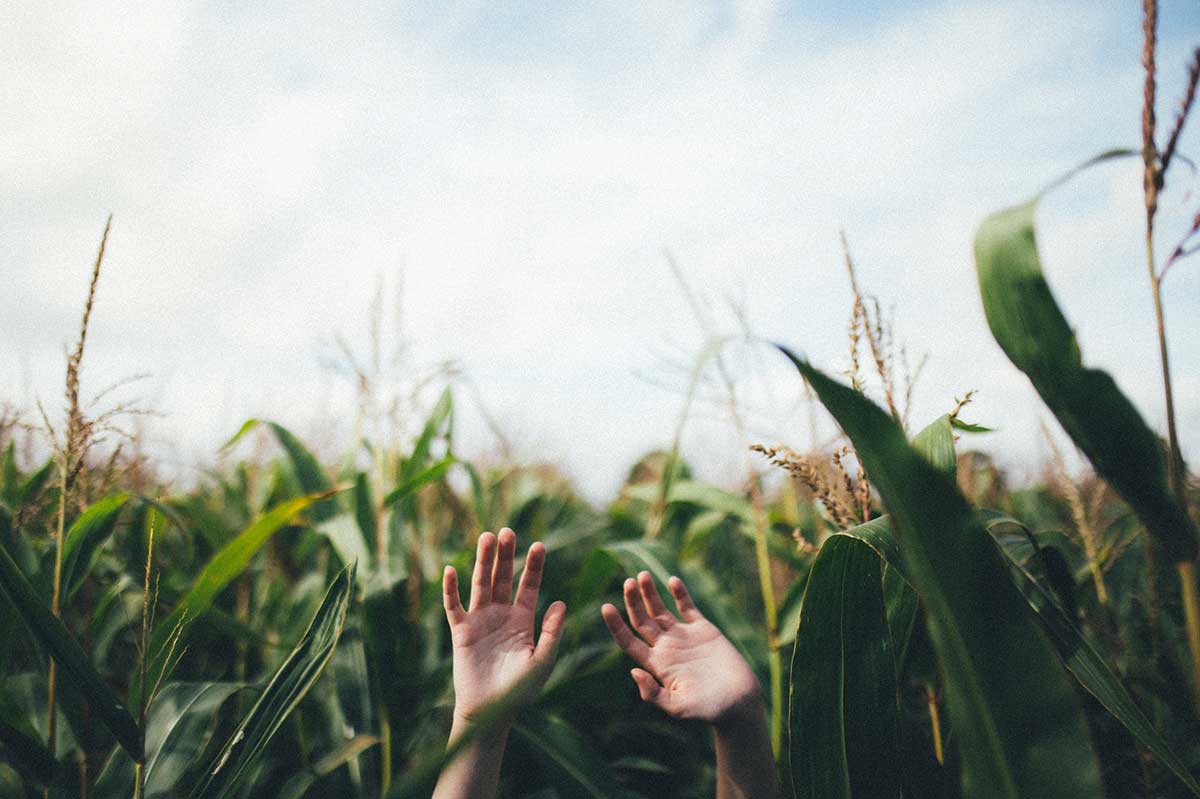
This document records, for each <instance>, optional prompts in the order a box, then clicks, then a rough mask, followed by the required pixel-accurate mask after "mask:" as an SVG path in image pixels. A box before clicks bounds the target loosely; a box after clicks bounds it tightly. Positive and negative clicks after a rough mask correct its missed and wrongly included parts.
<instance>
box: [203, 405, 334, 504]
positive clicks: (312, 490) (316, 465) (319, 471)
mask: <svg viewBox="0 0 1200 799" xmlns="http://www.w3.org/2000/svg"><path fill="white" fill-rule="evenodd" d="M262 424H265V425H266V426H267V427H269V428H271V432H272V433H274V434H275V438H276V440H277V441H279V445H280V446H281V447H283V451H284V452H285V453H287V456H288V460H289V461H290V462H291V464H292V471H293V472H295V474H296V480H297V481H298V482H299V483H300V488H301V490H303V491H304V493H306V494H320V493H323V492H328V491H332V490H333V488H334V486H333V483H332V482H330V480H329V477H328V476H327V475H326V474H325V470H324V469H323V468H321V462H320V461H318V460H317V458H316V456H315V455H313V454H312V452H310V451H309V449H308V448H307V447H305V446H304V444H303V442H301V441H300V439H299V438H297V437H296V436H295V435H293V434H292V432H291V431H290V430H288V429H287V428H286V427H284V426H283V425H281V424H277V423H275V422H268V421H265V420H262V419H248V420H247V421H246V423H245V424H243V425H242V426H241V429H239V430H238V431H237V433H235V434H234V436H233V438H231V439H229V441H227V442H225V445H224V446H223V447H221V449H223V450H224V449H228V448H230V447H232V446H233V445H234V444H236V443H237V442H238V441H240V440H241V439H242V437H243V436H245V435H246V434H247V433H249V432H250V431H251V430H253V429H254V428H255V427H258V426H259V425H262ZM336 512H337V504H336V503H335V502H334V501H333V500H331V499H330V500H323V501H321V502H319V503H317V504H316V505H314V506H313V509H312V516H313V519H315V520H316V521H322V520H324V519H327V518H329V517H330V516H332V515H333V514H334V513H336Z"/></svg>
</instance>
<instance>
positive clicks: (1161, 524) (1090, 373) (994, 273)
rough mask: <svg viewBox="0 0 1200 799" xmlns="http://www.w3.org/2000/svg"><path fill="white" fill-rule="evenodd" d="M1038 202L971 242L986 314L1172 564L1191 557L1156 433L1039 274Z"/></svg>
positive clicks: (983, 229)
mask: <svg viewBox="0 0 1200 799" xmlns="http://www.w3.org/2000/svg"><path fill="white" fill-rule="evenodd" d="M1036 208H1037V199H1034V200H1033V201H1031V202H1028V203H1024V204H1022V205H1018V206H1015V207H1013V208H1009V209H1006V210H1004V211H1000V212H998V213H996V214H993V215H992V216H989V217H988V218H987V219H985V220H984V222H983V224H982V225H980V227H979V232H978V233H977V234H976V236H975V265H976V269H977V271H978V273H979V290H980V293H981V294H982V296H983V309H984V312H985V313H986V315H987V320H988V325H989V327H991V330H992V335H993V336H995V338H996V342H997V343H998V344H999V345H1000V346H1001V348H1003V350H1004V352H1005V354H1007V355H1008V357H1009V359H1010V360H1011V361H1012V362H1013V364H1015V365H1016V366H1017V368H1018V369H1020V370H1021V371H1022V372H1024V373H1025V374H1026V376H1028V377H1029V380H1030V382H1031V383H1033V387H1034V388H1035V389H1037V392H1038V394H1039V395H1041V397H1042V400H1043V401H1045V403H1046V405H1047V406H1048V407H1049V408H1050V410H1051V411H1052V412H1053V413H1054V415H1055V417H1056V418H1057V419H1058V421H1059V423H1060V424H1061V425H1062V426H1063V429H1064V430H1066V431H1067V434H1068V435H1070V436H1071V440H1072V441H1074V442H1075V445H1076V446H1077V447H1079V449H1080V450H1082V451H1083V452H1084V453H1085V454H1086V455H1087V457H1088V459H1089V460H1090V461H1091V462H1092V465H1093V466H1095V467H1096V471H1097V472H1098V473H1099V474H1100V475H1102V476H1103V477H1104V478H1105V479H1106V480H1108V481H1109V482H1110V483H1111V484H1112V486H1113V487H1114V488H1116V489H1117V491H1119V492H1120V493H1121V496H1123V497H1124V498H1125V500H1126V501H1127V502H1128V503H1129V504H1130V505H1131V506H1132V507H1133V509H1134V510H1135V511H1136V512H1137V514H1138V517H1139V518H1140V519H1141V521H1142V523H1143V524H1144V525H1146V529H1147V530H1149V531H1150V533H1151V535H1153V536H1155V538H1157V539H1158V541H1159V542H1160V543H1161V545H1162V547H1163V549H1164V551H1165V552H1166V554H1167V557H1168V558H1170V559H1171V560H1172V561H1191V560H1195V559H1196V554H1197V538H1196V528H1195V526H1194V525H1193V524H1192V520H1191V518H1190V517H1189V516H1188V513H1187V509H1186V508H1183V507H1180V505H1179V503H1178V502H1177V501H1176V500H1175V498H1174V497H1173V496H1172V495H1171V492H1170V490H1169V489H1168V487H1167V478H1166V468H1165V463H1164V459H1163V454H1162V451H1161V449H1160V446H1159V441H1158V437H1157V436H1156V435H1155V434H1154V433H1153V431H1151V430H1150V428H1149V427H1147V426H1146V423H1145V422H1144V421H1142V417H1141V415H1140V414H1139V413H1138V412H1137V409H1136V408H1134V407H1133V404H1132V403H1131V402H1130V401H1129V400H1128V399H1126V397H1125V395H1124V394H1123V393H1121V390H1120V389H1119V388H1117V384H1116V383H1115V382H1114V381H1113V379H1112V377H1111V376H1109V375H1108V373H1106V372H1103V371H1101V370H1099V369H1089V368H1087V367H1085V366H1084V365H1083V361H1082V358H1081V355H1080V350H1079V342H1078V341H1077V340H1076V339H1075V334H1074V332H1073V331H1072V330H1071V326H1070V325H1069V324H1068V323H1067V320H1066V318H1065V317H1064V316H1063V313H1062V311H1060V310H1059V307H1058V304H1057V303H1056V302H1055V301H1054V296H1053V295H1052V294H1051V293H1050V287H1049V286H1048V285H1047V284H1046V279H1045V277H1044V276H1043V273H1042V265H1041V259H1040V258H1039V257H1038V253H1037V242H1036V240H1035V238H1034V229H1033V215H1034V211H1035V210H1036Z"/></svg>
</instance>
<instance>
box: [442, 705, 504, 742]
mask: <svg viewBox="0 0 1200 799" xmlns="http://www.w3.org/2000/svg"><path fill="white" fill-rule="evenodd" d="M485 710H486V708H474V709H473V708H460V707H458V706H457V705H456V706H455V708H454V712H453V715H452V717H451V718H452V721H451V724H450V738H451V740H454V739H457V738H459V737H461V736H462V735H463V734H464V733H466V732H467V731H468V730H471V729H474V728H475V727H477V726H478V725H479V724H481V723H482V724H485V725H486V728H484V729H480V730H479V734H478V736H477V737H476V739H475V741H476V743H490V742H495V741H497V740H502V739H504V738H506V737H507V736H508V732H509V729H510V728H511V727H512V719H511V718H510V717H508V716H507V715H506V716H504V717H503V718H495V717H493V718H490V719H489V718H487V713H485V712H483V711H485Z"/></svg>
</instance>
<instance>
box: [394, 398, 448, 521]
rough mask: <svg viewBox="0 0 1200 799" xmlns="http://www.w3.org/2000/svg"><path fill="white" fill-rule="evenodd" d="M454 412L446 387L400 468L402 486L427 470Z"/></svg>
mask: <svg viewBox="0 0 1200 799" xmlns="http://www.w3.org/2000/svg"><path fill="white" fill-rule="evenodd" d="M453 411H454V397H453V395H452V394H451V393H450V388H449V387H446V388H445V389H443V390H442V394H441V396H439V397H438V401H437V403H436V404H435V405H434V406H433V411H432V412H431V413H430V414H429V419H428V420H427V421H426V422H425V426H424V427H423V428H421V434H420V435H419V436H417V440H416V442H415V443H414V444H413V449H412V452H411V453H410V454H409V456H408V459H407V460H405V461H404V463H403V464H402V465H401V467H400V475H399V477H400V479H399V482H400V483H401V484H404V483H406V482H408V481H409V480H411V479H412V478H413V477H415V476H416V475H417V473H418V472H420V471H421V470H422V469H424V468H425V463H426V462H427V461H428V460H429V451H430V449H431V448H432V447H433V440H434V439H435V438H437V436H438V434H439V433H440V432H441V430H442V427H443V426H446V427H448V425H449V421H450V416H451V414H452V413H453ZM385 504H386V503H385Z"/></svg>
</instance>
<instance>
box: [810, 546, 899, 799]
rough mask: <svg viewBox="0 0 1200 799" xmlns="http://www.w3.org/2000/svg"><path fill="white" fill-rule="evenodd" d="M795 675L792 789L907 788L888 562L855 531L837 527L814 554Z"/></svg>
mask: <svg viewBox="0 0 1200 799" xmlns="http://www.w3.org/2000/svg"><path fill="white" fill-rule="evenodd" d="M790 680H791V697H790V700H789V706H790V711H789V726H790V746H789V751H790V753H791V766H792V769H791V775H792V786H793V795H795V796H796V797H813V799H825V797H843V798H844V799H850V798H851V797H854V796H872V797H888V796H892V797H899V796H900V753H899V718H898V713H899V710H898V701H897V693H896V672H895V664H894V662H893V657H892V650H891V641H890V633H889V630H888V624H887V620H886V618H885V615H884V597H883V586H882V562H881V561H880V558H879V556H878V555H877V554H876V553H875V551H874V550H873V549H871V548H870V547H868V546H866V545H865V544H864V543H863V542H862V541H861V540H859V539H857V538H854V537H851V536H845V535H833V536H831V537H830V538H828V539H827V540H826V541H825V544H824V545H823V546H822V547H821V551H820V553H819V554H818V555H817V559H816V561H815V562H814V563H813V567H812V572H811V573H810V574H809V577H808V587H807V588H806V589H805V591H804V601H803V606H802V608H801V611H800V624H799V627H798V630H797V632H796V646H795V649H794V650H793V655H792V668H791V678H790Z"/></svg>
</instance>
